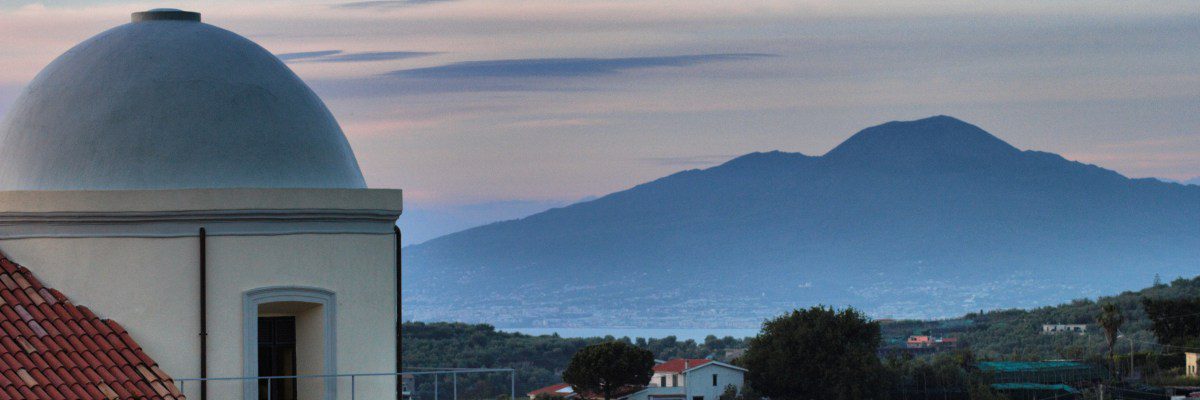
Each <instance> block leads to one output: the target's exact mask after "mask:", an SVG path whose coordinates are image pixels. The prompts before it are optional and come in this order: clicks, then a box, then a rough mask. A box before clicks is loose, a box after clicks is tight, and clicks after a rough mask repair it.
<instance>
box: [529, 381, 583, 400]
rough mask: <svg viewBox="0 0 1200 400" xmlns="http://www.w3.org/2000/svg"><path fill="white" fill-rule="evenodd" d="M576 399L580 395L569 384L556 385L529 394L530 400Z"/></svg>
mask: <svg viewBox="0 0 1200 400" xmlns="http://www.w3.org/2000/svg"><path fill="white" fill-rule="evenodd" d="M575 397H578V395H577V394H576V393H575V389H574V388H572V387H571V385H570V384H567V383H556V384H553V385H550V386H546V387H544V388H541V389H537V390H534V391H532V392H529V398H530V399H539V398H541V399H546V398H550V399H571V398H575Z"/></svg>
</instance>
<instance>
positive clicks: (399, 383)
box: [392, 226, 404, 400]
mask: <svg viewBox="0 0 1200 400" xmlns="http://www.w3.org/2000/svg"><path fill="white" fill-rule="evenodd" d="M392 232H394V233H395V234H396V373H397V375H396V400H401V399H402V398H403V397H404V375H402V374H400V371H401V368H403V366H402V364H403V361H404V360H403V353H402V352H401V351H400V349H401V347H402V344H403V343H404V342H403V340H402V339H401V338H400V330H401V328H402V326H403V325H404V319H403V318H401V316H402V315H403V314H402V312H401V309H400V305H401V302H400V227H399V226H393V227H392Z"/></svg>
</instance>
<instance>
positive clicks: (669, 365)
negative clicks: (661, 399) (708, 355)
mask: <svg viewBox="0 0 1200 400" xmlns="http://www.w3.org/2000/svg"><path fill="white" fill-rule="evenodd" d="M710 361H712V360H709V359H704V358H690V359H689V358H673V359H670V360H668V361H667V362H665V363H662V364H658V365H655V366H654V372H672V373H677V374H678V373H680V372H683V371H684V370H687V369H689V368H694V367H696V366H699V365H704V364H708V363H709V362H710Z"/></svg>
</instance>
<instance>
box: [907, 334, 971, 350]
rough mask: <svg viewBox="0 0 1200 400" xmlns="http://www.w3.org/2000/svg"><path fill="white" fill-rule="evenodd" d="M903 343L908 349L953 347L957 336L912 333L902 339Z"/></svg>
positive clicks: (956, 344)
mask: <svg viewBox="0 0 1200 400" xmlns="http://www.w3.org/2000/svg"><path fill="white" fill-rule="evenodd" d="M904 345H905V347H908V348H910V349H929V348H939V349H943V348H954V347H957V346H958V338H943V337H936V336H928V335H913V336H909V337H908V340H906V341H904Z"/></svg>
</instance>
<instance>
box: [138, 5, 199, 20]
mask: <svg viewBox="0 0 1200 400" xmlns="http://www.w3.org/2000/svg"><path fill="white" fill-rule="evenodd" d="M145 21H190V22H200V13H198V12H192V11H183V10H180V9H176V8H155V9H153V10H149V11H138V12H135V13H133V22H145Z"/></svg>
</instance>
